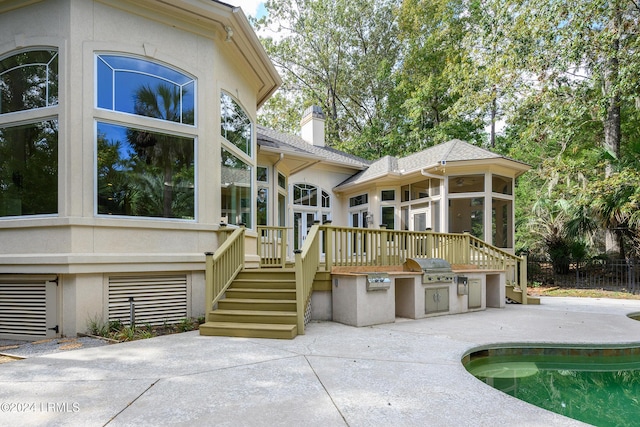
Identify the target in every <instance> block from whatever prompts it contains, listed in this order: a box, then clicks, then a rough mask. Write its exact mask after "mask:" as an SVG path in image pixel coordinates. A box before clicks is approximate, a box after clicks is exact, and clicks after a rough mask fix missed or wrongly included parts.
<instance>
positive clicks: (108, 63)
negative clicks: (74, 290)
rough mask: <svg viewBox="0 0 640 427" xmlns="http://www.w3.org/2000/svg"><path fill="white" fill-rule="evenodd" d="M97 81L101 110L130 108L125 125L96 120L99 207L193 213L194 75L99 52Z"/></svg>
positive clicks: (179, 215)
mask: <svg viewBox="0 0 640 427" xmlns="http://www.w3.org/2000/svg"><path fill="white" fill-rule="evenodd" d="M96 82H97V83H96V84H97V88H96V89H97V90H96V93H97V107H98V110H97V115H98V117H99V116H100V114H101V113H100V110H102V109H106V110H111V111H115V112H118V113H126V114H122V116H121V118H120V121H121V123H119V124H115V123H109V122H107V121H106V120H102V119H99V118H98V119H97V120H96V153H97V159H96V165H97V179H96V184H97V189H96V195H97V196H96V197H97V201H96V204H97V208H96V211H97V213H98V214H102V215H122V216H136V217H138V216H141V217H158V218H175V219H194V218H195V136H194V133H195V130H194V129H195V128H194V127H193V126H191V125H193V124H194V123H195V116H196V111H195V105H196V102H195V80H194V79H193V78H192V77H190V76H188V75H187V74H184V73H181V72H179V71H176V70H174V69H172V68H169V67H167V66H164V65H161V64H158V63H155V62H151V61H148V60H145V59H140V58H134V57H130V56H118V55H97V56H96ZM150 119H153V120H150ZM158 120H160V121H161V122H159V121H158ZM162 122H171V123H172V124H171V125H168V124H166V125H165V124H164V123H162ZM173 123H178V124H179V126H183V128H182V129H181V132H180V133H176V131H175V130H174V129H175V124H173ZM172 126H173V127H172ZM189 134H191V135H192V136H188V135H189Z"/></svg>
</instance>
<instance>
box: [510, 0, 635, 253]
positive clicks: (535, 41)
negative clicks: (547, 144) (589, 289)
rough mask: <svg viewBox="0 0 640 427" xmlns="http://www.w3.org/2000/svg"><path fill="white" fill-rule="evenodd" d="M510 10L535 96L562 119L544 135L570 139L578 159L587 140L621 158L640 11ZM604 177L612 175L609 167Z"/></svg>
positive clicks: (626, 7) (623, 3)
mask: <svg viewBox="0 0 640 427" xmlns="http://www.w3.org/2000/svg"><path fill="white" fill-rule="evenodd" d="M512 5H513V8H514V13H515V16H516V18H515V23H516V24H517V25H516V26H514V27H513V28H514V31H515V34H514V35H513V36H512V37H514V38H515V39H516V40H518V48H517V49H518V51H519V52H520V53H521V55H522V59H524V60H526V63H527V68H528V70H527V71H528V72H529V73H530V74H531V75H532V76H535V77H536V80H535V82H534V85H532V89H533V90H532V93H533V95H532V96H539V97H541V98H543V99H544V102H543V103H542V105H544V108H547V109H552V110H556V111H558V112H559V113H560V114H558V118H559V119H560V121H561V123H557V124H555V125H554V126H547V127H546V129H545V130H546V131H551V132H556V133H557V132H558V131H563V130H564V131H566V136H564V140H565V141H564V144H563V145H564V147H563V148H566V147H568V146H569V145H571V144H573V145H574V147H577V148H576V149H577V150H578V151H580V146H579V145H580V144H581V141H580V139H581V138H585V137H586V138H587V139H588V138H591V141H592V142H593V141H596V143H597V145H599V146H601V147H604V148H606V149H607V150H609V151H610V152H612V153H613V154H614V156H616V157H618V156H619V155H620V154H621V152H622V146H623V145H624V143H625V140H626V138H625V135H624V134H623V129H624V128H625V122H626V121H627V120H628V119H627V118H625V117H624V115H623V113H624V112H625V111H629V109H628V108H627V105H629V104H631V103H635V99H636V98H637V97H638V95H639V86H638V84H637V76H638V74H639V72H640V50H638V44H639V40H638V35H639V34H640V29H639V28H640V26H639V25H638V23H639V19H640V7H639V5H638V4H637V3H635V2H634V1H629V0H614V1H605V0H595V1H591V0H589V1H586V0H580V1H577V2H576V1H571V2H569V1H565V0H553V1H547V0H529V1H525V2H513V3H512ZM633 76H635V77H633ZM536 124H537V123H535V121H534V125H536ZM541 136H545V135H541ZM605 172H606V175H607V176H608V175H610V174H611V173H612V168H611V165H610V164H606V165H605ZM592 176H593V174H592ZM620 243H621V242H620V241H619V239H618V245H619V244H620Z"/></svg>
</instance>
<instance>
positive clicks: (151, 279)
mask: <svg viewBox="0 0 640 427" xmlns="http://www.w3.org/2000/svg"><path fill="white" fill-rule="evenodd" d="M187 285H188V278H187V276H186V275H184V274H183V275H153V276H147V275H145V276H110V277H109V321H117V320H119V321H120V322H122V323H123V324H129V320H130V315H131V298H133V304H134V308H135V323H136V324H137V325H145V324H150V325H153V326H155V325H162V324H164V323H167V324H171V323H178V322H179V321H180V320H182V319H184V318H185V317H187V316H188V312H187V307H188V292H187V289H188V286H187Z"/></svg>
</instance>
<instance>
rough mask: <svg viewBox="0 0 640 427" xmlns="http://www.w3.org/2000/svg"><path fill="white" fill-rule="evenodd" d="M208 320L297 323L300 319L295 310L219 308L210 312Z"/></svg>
mask: <svg viewBox="0 0 640 427" xmlns="http://www.w3.org/2000/svg"><path fill="white" fill-rule="evenodd" d="M208 320H209V321H212V322H233V323H264V324H294V325H295V324H296V322H297V320H298V316H297V314H296V313H295V312H293V311H270V310H224V309H218V310H214V311H211V312H209V316H208Z"/></svg>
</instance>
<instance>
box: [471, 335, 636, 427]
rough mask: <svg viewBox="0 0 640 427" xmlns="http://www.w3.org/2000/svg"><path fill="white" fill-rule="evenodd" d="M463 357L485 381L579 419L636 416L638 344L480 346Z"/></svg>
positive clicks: (623, 420)
mask: <svg viewBox="0 0 640 427" xmlns="http://www.w3.org/2000/svg"><path fill="white" fill-rule="evenodd" d="M463 363H464V365H465V367H466V369H467V371H469V372H470V373H471V374H473V375H474V376H475V377H476V378H478V379H479V380H481V381H483V382H485V383H486V384H488V385H490V386H492V387H494V388H496V389H498V390H500V391H502V392H504V393H507V394H509V395H511V396H513V397H516V398H518V399H520V400H523V401H525V402H528V403H531V404H533V405H536V406H539V407H541V408H544V409H547V410H549V411H553V412H556V413H558V414H562V415H565V416H567V417H570V418H573V419H576V420H579V421H583V422H586V423H589V424H593V425H596V426H632V425H638V420H640V347H632V346H630V347H599V348H585V347H575V346H527V347H524V346H511V347H493V348H481V349H476V350H474V351H472V352H470V353H469V354H467V355H466V356H465V357H464V358H463Z"/></svg>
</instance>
